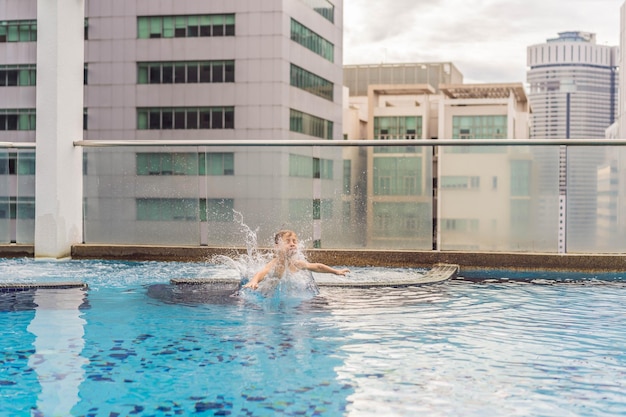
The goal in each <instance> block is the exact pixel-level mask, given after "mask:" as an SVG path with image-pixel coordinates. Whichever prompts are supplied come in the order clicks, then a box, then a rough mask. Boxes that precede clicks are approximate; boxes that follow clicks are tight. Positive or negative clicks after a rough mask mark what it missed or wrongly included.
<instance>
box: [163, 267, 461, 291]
mask: <svg viewBox="0 0 626 417" xmlns="http://www.w3.org/2000/svg"><path fill="white" fill-rule="evenodd" d="M458 272H459V265H455V264H435V265H433V267H432V268H431V269H429V270H428V271H427V272H426V273H424V274H410V275H409V276H407V277H406V278H402V279H392V280H386V281H349V280H345V281H335V282H326V281H324V282H317V285H318V286H320V287H335V288H375V287H413V286H419V285H427V284H437V283H440V282H444V281H447V280H449V279H452V278H456V276H457V274H458ZM170 283H172V284H174V285H210V286H216V287H221V288H224V287H232V288H233V289H237V288H238V287H239V284H240V280H239V279H238V278H232V277H219V276H214V277H210V278H173V279H171V280H170Z"/></svg>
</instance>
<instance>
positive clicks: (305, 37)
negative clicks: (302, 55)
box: [291, 19, 335, 62]
mask: <svg viewBox="0 0 626 417" xmlns="http://www.w3.org/2000/svg"><path fill="white" fill-rule="evenodd" d="M291 40H292V41H294V42H297V43H299V44H300V45H302V46H304V47H305V48H307V49H309V50H311V51H313V52H314V53H316V54H318V55H319V56H321V57H323V58H326V59H327V60H329V61H330V62H335V46H334V45H333V44H332V43H330V42H328V41H327V40H326V39H324V38H322V37H321V36H320V35H318V34H317V33H315V32H313V31H312V30H311V29H309V28H307V27H306V26H304V25H303V24H301V23H300V22H298V21H297V20H294V19H291Z"/></svg>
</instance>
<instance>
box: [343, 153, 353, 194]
mask: <svg viewBox="0 0 626 417" xmlns="http://www.w3.org/2000/svg"><path fill="white" fill-rule="evenodd" d="M343 194H344V195H350V194H352V161H351V160H349V159H344V160H343Z"/></svg>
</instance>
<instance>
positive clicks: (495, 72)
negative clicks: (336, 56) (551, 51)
mask: <svg viewBox="0 0 626 417" xmlns="http://www.w3.org/2000/svg"><path fill="white" fill-rule="evenodd" d="M623 2H624V0H394V1H393V2H381V1H380V0H344V15H345V17H344V28H345V31H344V60H345V61H344V63H345V64H376V63H381V62H386V63H399V62H401V63H405V62H452V63H454V64H455V65H456V66H457V67H458V68H459V70H460V71H461V72H462V73H463V74H464V76H465V78H466V80H476V81H478V80H482V81H483V82H505V81H506V82H522V81H524V80H525V78H526V49H527V47H528V46H530V45H533V44H538V43H543V42H545V41H546V39H548V38H553V37H556V36H558V32H563V31H569V30H581V31H587V32H593V33H596V34H597V41H598V43H599V44H609V45H617V44H618V43H619V30H620V28H619V11H620V7H621V5H622V3H623Z"/></svg>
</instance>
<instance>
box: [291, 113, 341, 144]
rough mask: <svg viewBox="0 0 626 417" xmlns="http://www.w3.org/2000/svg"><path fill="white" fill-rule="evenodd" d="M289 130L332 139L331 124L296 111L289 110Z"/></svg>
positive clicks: (328, 121)
mask: <svg viewBox="0 0 626 417" xmlns="http://www.w3.org/2000/svg"><path fill="white" fill-rule="evenodd" d="M289 130H291V131H292V132H297V133H303V134H305V135H309V136H315V137H318V138H322V139H332V138H333V122H331V121H330V120H325V119H322V118H319V117H316V116H313V115H311V114H307V113H303V112H301V111H298V110H294V109H291V110H290V118H289Z"/></svg>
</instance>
